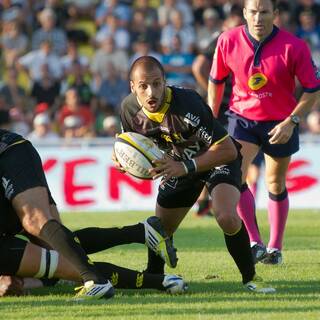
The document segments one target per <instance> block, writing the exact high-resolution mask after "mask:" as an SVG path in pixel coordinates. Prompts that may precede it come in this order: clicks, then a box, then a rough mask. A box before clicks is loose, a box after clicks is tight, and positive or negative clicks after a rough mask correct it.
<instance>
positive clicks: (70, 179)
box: [63, 158, 96, 206]
mask: <svg viewBox="0 0 320 320" xmlns="http://www.w3.org/2000/svg"><path fill="white" fill-rule="evenodd" d="M92 163H96V160H94V159H91V158H80V159H77V160H73V161H68V162H66V163H65V164H64V168H65V175H64V181H63V184H64V195H65V200H66V203H67V204H68V205H70V206H77V205H88V204H93V203H94V202H95V201H94V200H93V199H90V198H84V199H81V200H77V199H76V197H75V195H76V193H79V192H81V191H87V190H92V189H93V185H75V183H74V177H75V171H76V168H77V167H79V166H83V165H87V164H92Z"/></svg>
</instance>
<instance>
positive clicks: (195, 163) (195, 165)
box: [151, 135, 238, 182]
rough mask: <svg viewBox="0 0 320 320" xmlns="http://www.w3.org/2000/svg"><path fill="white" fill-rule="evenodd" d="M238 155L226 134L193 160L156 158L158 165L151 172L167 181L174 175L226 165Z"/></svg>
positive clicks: (155, 177) (154, 176)
mask: <svg viewBox="0 0 320 320" xmlns="http://www.w3.org/2000/svg"><path fill="white" fill-rule="evenodd" d="M237 156H238V151H237V148H236V146H235V144H234V142H233V141H232V139H231V138H230V137H229V136H228V135H226V136H225V137H223V138H222V139H221V140H220V141H217V142H216V143H213V144H212V145H211V146H210V148H209V149H208V150H207V151H206V152H205V153H203V154H202V155H200V156H198V157H196V158H193V159H191V160H184V161H175V160H173V159H171V158H170V157H168V156H165V157H164V158H163V159H161V160H155V161H154V164H155V165H156V166H155V167H154V168H153V169H151V174H152V175H153V179H157V178H159V177H164V180H163V181H162V182H166V181H167V180H169V179H171V178H172V177H181V176H185V175H187V174H190V173H195V172H203V171H207V170H210V169H212V168H214V167H218V166H221V165H225V164H227V163H229V162H231V161H233V160H235V159H236V158H237Z"/></svg>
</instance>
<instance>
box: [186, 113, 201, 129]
mask: <svg viewBox="0 0 320 320" xmlns="http://www.w3.org/2000/svg"><path fill="white" fill-rule="evenodd" d="M183 121H184V122H186V123H188V124H190V125H191V126H192V127H197V126H198V125H199V123H200V117H199V116H195V115H193V114H192V113H190V112H188V113H187V114H186V116H185V117H184V119H183Z"/></svg>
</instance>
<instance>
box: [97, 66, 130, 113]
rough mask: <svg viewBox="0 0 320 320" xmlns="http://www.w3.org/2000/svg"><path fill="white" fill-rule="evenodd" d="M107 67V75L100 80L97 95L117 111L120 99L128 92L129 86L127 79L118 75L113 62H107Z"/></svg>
mask: <svg viewBox="0 0 320 320" xmlns="http://www.w3.org/2000/svg"><path fill="white" fill-rule="evenodd" d="M108 69H109V74H108V77H107V78H104V79H103V80H102V83H101V86H100V88H99V90H98V92H97V96H98V98H99V99H100V100H102V103H104V104H108V105H110V106H111V107H112V109H113V110H114V112H115V113H118V108H119V107H120V103H121V100H122V99H123V98H124V97H125V96H126V95H127V94H128V93H129V88H128V84H127V81H125V80H124V79H122V78H121V77H120V76H119V74H118V73H117V70H116V69H115V67H114V65H113V64H109V66H108Z"/></svg>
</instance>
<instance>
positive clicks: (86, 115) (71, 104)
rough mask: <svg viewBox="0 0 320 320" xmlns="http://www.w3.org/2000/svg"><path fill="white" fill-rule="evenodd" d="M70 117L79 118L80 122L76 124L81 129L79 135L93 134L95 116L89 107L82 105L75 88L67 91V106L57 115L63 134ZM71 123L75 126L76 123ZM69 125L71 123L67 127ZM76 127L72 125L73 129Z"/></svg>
mask: <svg viewBox="0 0 320 320" xmlns="http://www.w3.org/2000/svg"><path fill="white" fill-rule="evenodd" d="M69 116H74V117H76V118H79V121H77V122H76V124H77V127H79V128H77V131H79V132H78V134H79V135H81V136H87V135H90V134H91V133H92V126H93V123H94V115H93V113H92V112H91V110H90V108H89V107H88V106H85V105H81V104H80V101H79V96H78V93H77V89H75V88H70V89H68V90H67V91H66V94H65V104H64V105H63V106H62V108H61V110H59V112H58V114H57V121H58V124H59V127H60V128H62V132H64V129H65V126H66V123H65V118H67V117H69ZM70 121H71V120H70ZM71 123H72V124H73V123H74V122H71ZM68 124H69V123H68V122H67V127H69V125H68ZM74 126H75V125H72V127H74ZM78 129H79V130H78Z"/></svg>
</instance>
